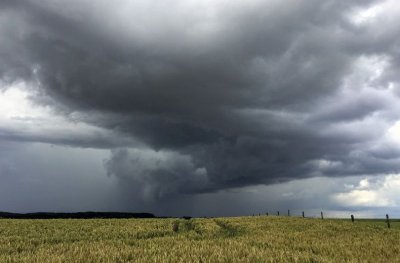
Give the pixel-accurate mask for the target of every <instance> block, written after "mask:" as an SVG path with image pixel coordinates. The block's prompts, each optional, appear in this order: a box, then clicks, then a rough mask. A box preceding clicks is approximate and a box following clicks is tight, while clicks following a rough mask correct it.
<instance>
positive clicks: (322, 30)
mask: <svg viewBox="0 0 400 263" xmlns="http://www.w3.org/2000/svg"><path fill="white" fill-rule="evenodd" d="M0 36H1V40H0V210H6V211H16V212H30V211H87V210H94V211H134V212H142V211H145V212H153V213H155V214H157V215H192V216H209V215H247V214H258V213H265V212H269V213H275V212H276V211H277V210H280V211H286V210H287V209H291V210H292V211H293V213H297V214H300V213H301V211H303V210H305V211H307V213H308V214H309V215H313V216H316V215H318V213H319V211H321V210H324V211H327V212H326V213H328V216H329V215H331V216H348V215H349V214H350V213H355V214H356V215H358V216H379V217H382V216H384V214H386V213H390V214H392V215H395V216H400V195H399V194H398V193H399V192H400V103H399V102H400V4H399V3H398V1H397V0H379V1H378V0H348V1H340V0H324V1H321V0H295V1H289V0H246V1H239V0H233V1H228V0H206V1H205V0H168V1H156V0H115V1H106V0H96V1H92V0H68V1H66V0H40V1H39V0H2V1H0Z"/></svg>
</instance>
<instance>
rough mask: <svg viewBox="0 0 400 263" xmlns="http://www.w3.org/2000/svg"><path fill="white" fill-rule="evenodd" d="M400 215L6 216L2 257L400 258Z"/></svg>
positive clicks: (0, 237) (1, 222)
mask: <svg viewBox="0 0 400 263" xmlns="http://www.w3.org/2000/svg"><path fill="white" fill-rule="evenodd" d="M399 226H400V222H392V228H391V229H388V228H387V227H386V224H385V222H384V221H374V220H370V221H369V220H361V221H356V222H354V223H352V222H351V221H350V220H338V219H325V220H321V219H311V218H295V217H276V216H269V217H267V216H255V217H235V218H210V219H206V218H204V219H203V218H199V219H190V220H185V219H171V218H169V219H93V220H89V219H86V220H85V219H83V220H78V219H55V220H11V219H0V262H85V263H86V262H87V263H90V262H400V227H399Z"/></svg>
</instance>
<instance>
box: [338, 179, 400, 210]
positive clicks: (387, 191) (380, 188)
mask: <svg viewBox="0 0 400 263" xmlns="http://www.w3.org/2000/svg"><path fill="white" fill-rule="evenodd" d="M345 189H346V190H348V191H346V192H341V193H336V194H333V195H332V199H333V200H334V201H335V202H336V203H337V204H339V205H341V206H345V207H395V206H398V205H399V204H400V197H399V196H398V193H399V192H400V174H392V175H385V176H382V177H379V179H377V180H372V178H364V179H362V180H360V182H359V185H358V186H357V187H354V188H349V187H347V186H345Z"/></svg>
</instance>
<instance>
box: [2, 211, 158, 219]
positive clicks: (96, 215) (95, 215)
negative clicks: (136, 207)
mask: <svg viewBox="0 0 400 263" xmlns="http://www.w3.org/2000/svg"><path fill="white" fill-rule="evenodd" d="M0 218H9V219H92V218H155V215H153V214H151V213H121V212H77V213H49V212H38V213H26V214H18V213H8V212H0Z"/></svg>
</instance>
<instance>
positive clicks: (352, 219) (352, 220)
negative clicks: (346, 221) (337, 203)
mask: <svg viewBox="0 0 400 263" xmlns="http://www.w3.org/2000/svg"><path fill="white" fill-rule="evenodd" d="M351 222H353V223H354V215H351Z"/></svg>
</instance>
